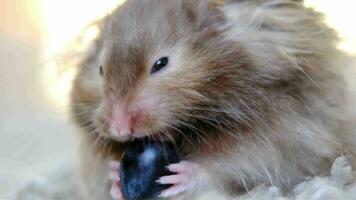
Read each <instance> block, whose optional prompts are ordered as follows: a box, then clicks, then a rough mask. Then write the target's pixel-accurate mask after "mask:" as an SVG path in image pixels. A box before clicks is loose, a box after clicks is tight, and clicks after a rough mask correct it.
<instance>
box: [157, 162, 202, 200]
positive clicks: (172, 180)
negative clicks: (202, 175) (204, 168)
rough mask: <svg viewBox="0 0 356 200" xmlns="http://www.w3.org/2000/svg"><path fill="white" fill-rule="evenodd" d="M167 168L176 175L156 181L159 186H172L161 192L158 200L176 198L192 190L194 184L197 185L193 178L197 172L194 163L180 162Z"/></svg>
mask: <svg viewBox="0 0 356 200" xmlns="http://www.w3.org/2000/svg"><path fill="white" fill-rule="evenodd" d="M167 168H168V169H169V171H171V172H173V173H176V174H174V175H170V176H163V177H161V178H160V179H158V180H157V182H158V183H160V184H163V185H168V184H170V185H172V187H170V188H168V189H166V190H164V191H162V192H161V194H160V195H159V197H160V198H172V197H177V196H179V195H181V194H183V193H185V192H187V191H188V190H190V189H192V188H194V186H195V184H197V183H196V180H195V179H194V177H195V176H196V174H197V172H198V171H197V166H196V165H195V164H194V163H190V162H186V161H182V162H180V163H178V164H172V165H169V166H168V167H167Z"/></svg>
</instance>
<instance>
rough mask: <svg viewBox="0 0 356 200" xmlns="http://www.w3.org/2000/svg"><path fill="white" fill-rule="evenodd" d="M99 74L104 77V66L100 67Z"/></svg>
mask: <svg viewBox="0 0 356 200" xmlns="http://www.w3.org/2000/svg"><path fill="white" fill-rule="evenodd" d="M99 73H100V75H102V76H103V75H104V69H103V66H102V65H100V67H99Z"/></svg>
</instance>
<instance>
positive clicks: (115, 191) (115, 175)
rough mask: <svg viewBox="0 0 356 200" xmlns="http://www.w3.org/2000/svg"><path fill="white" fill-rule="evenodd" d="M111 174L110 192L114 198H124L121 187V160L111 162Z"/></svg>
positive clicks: (118, 199)
mask: <svg viewBox="0 0 356 200" xmlns="http://www.w3.org/2000/svg"><path fill="white" fill-rule="evenodd" d="M110 169H111V170H110V174H109V179H110V180H111V181H112V185H111V190H110V194H111V197H112V198H113V200H123V197H122V193H121V188H120V176H119V171H120V163H119V162H115V161H113V162H111V163H110Z"/></svg>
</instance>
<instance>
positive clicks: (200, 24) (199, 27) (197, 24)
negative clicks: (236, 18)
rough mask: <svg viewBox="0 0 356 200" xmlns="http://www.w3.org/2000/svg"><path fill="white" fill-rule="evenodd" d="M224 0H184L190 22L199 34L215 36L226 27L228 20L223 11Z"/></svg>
mask: <svg viewBox="0 0 356 200" xmlns="http://www.w3.org/2000/svg"><path fill="white" fill-rule="evenodd" d="M224 5H225V1H224V0H195V1H192V0H184V1H183V8H184V10H185V12H186V16H187V19H188V21H189V22H191V23H192V24H193V26H194V29H195V31H196V32H197V33H199V35H201V36H204V37H214V36H216V35H219V33H221V32H222V31H223V30H224V29H225V27H226V20H225V16H224V14H223V12H222V8H223V6H224Z"/></svg>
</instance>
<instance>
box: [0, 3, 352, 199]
mask: <svg viewBox="0 0 356 200" xmlns="http://www.w3.org/2000/svg"><path fill="white" fill-rule="evenodd" d="M120 3H121V0H105V1H101V0H60V1H55V0H0V200H2V199H8V198H9V195H11V191H13V190H16V189H17V188H19V187H20V186H21V185H22V184H24V183H26V181H28V180H29V179H32V178H33V177H37V176H38V175H43V174H47V173H49V172H51V171H53V169H54V168H55V167H56V166H60V165H61V164H63V162H65V161H70V160H73V159H75V156H76V144H77V137H76V131H75V128H74V127H73V126H72V125H71V123H70V122H69V120H68V117H67V114H66V108H67V107H66V106H67V91H68V90H69V88H70V80H71V79H72V77H73V73H74V70H71V69H70V70H59V69H58V68H57V67H56V66H55V65H54V60H56V57H57V56H56V55H57V54H60V52H62V51H63V50H64V49H65V48H66V44H68V43H69V42H70V41H71V40H72V39H73V38H74V36H75V35H77V34H78V33H79V32H80V30H82V28H83V27H84V26H85V25H86V24H88V23H89V22H90V21H92V20H94V19H96V18H98V17H100V16H103V15H104V14H105V13H106V12H107V11H108V10H110V8H112V7H113V6H114V5H116V4H120ZM307 4H308V5H309V6H316V8H317V9H318V10H320V11H323V12H325V13H326V14H327V17H326V20H327V22H328V23H329V24H330V25H331V26H333V27H335V28H337V30H338V31H339V33H340V36H341V38H342V39H343V42H342V43H340V48H342V49H344V50H346V51H348V52H349V53H350V54H354V55H356V22H355V20H356V2H355V1H354V0H309V1H307ZM93 34H95V30H92V31H91V32H89V33H88V37H89V38H90V37H91V36H92V35H93ZM351 78H352V77H351ZM355 79H356V77H355Z"/></svg>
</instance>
